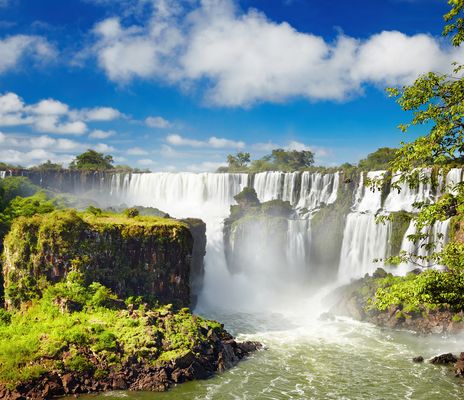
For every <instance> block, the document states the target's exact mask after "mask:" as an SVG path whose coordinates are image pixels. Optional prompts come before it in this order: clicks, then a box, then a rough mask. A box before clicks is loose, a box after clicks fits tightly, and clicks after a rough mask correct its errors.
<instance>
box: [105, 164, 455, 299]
mask: <svg viewBox="0 0 464 400" xmlns="http://www.w3.org/2000/svg"><path fill="white" fill-rule="evenodd" d="M384 173H385V171H371V172H368V173H361V174H359V175H358V177H357V178H356V180H355V181H354V182H353V183H352V184H351V186H350V184H349V183H347V182H349V180H347V179H346V177H344V176H343V175H342V173H340V172H335V173H326V174H324V173H320V172H293V173H283V172H262V173H257V174H243V173H236V174H234V173H230V174H218V173H201V174H195V173H150V174H114V175H113V176H112V178H111V182H110V184H109V187H110V188H109V191H110V196H111V201H112V202H113V203H114V204H121V203H125V204H126V205H128V206H131V205H142V206H152V207H157V208H159V209H161V210H163V211H166V212H168V213H169V214H170V215H172V216H174V217H187V216H192V217H198V218H202V219H203V220H204V221H205V222H206V224H207V239H208V247H207V255H206V258H205V263H206V275H205V288H206V290H204V293H202V295H201V296H202V298H200V301H203V302H204V304H211V303H213V302H215V301H216V302H217V298H218V297H219V298H222V299H223V303H231V304H232V303H234V304H243V303H250V302H254V303H255V304H260V305H263V304H264V303H266V302H267V301H268V297H269V296H276V293H278V292H279V291H281V288H282V287H283V285H282V282H280V281H281V280H283V281H285V283H286V285H287V286H289V285H290V283H289V282H290V281H293V282H294V283H295V284H297V283H298V282H304V281H305V280H307V279H311V276H313V274H314V275H317V272H318V271H316V270H315V268H319V269H320V268H327V266H321V265H317V266H315V265H316V264H317V263H316V264H315V263H314V261H313V260H312V257H313V254H312V252H311V251H310V249H311V243H312V240H313V239H312V238H313V237H314V235H318V234H320V232H317V231H314V230H313V229H312V218H313V217H314V216H316V215H317V214H318V213H319V212H322V211H324V213H323V214H322V215H327V218H329V217H330V212H339V211H337V210H338V209H339V207H340V204H342V203H343V202H345V203H346V202H347V201H348V202H349V207H348V209H347V211H346V214H344V216H343V221H344V222H343V226H342V227H341V231H343V234H341V233H340V235H341V241H340V244H339V247H338V249H339V250H338V251H339V254H340V257H339V260H340V261H339V265H336V266H330V268H332V269H333V270H334V274H335V277H338V279H339V281H340V282H346V281H349V280H351V279H355V278H359V277H362V276H363V275H364V274H366V273H372V272H373V271H375V269H376V268H377V267H379V266H381V265H382V264H379V263H375V262H374V259H384V258H386V257H388V256H390V255H392V254H391V243H390V238H391V234H392V229H393V227H392V224H391V222H389V221H386V222H385V223H376V218H377V217H378V216H379V215H388V213H391V212H399V211H401V212H408V213H411V212H415V211H416V210H415V209H414V206H413V204H414V203H415V202H418V201H424V202H433V201H435V200H436V199H437V198H438V197H439V196H440V195H441V194H442V193H444V192H445V191H450V190H451V187H452V186H453V185H455V184H456V183H458V182H461V181H462V179H463V178H464V176H463V170H462V169H457V168H454V169H452V170H450V171H449V172H448V173H447V174H446V176H445V175H444V174H438V177H437V178H438V179H437V181H438V187H434V186H433V185H432V184H430V183H426V184H424V183H420V184H418V185H417V186H415V187H409V185H407V184H404V183H401V184H400V188H401V190H400V191H397V190H395V189H393V188H391V189H389V191H387V192H386V189H383V190H380V189H375V190H372V189H371V188H370V187H367V186H365V182H366V180H372V179H376V178H379V177H381V176H382V175H383V174H384ZM423 173H424V174H431V170H424V171H423ZM398 179H399V177H397V176H393V178H392V183H393V184H395V183H397V182H398ZM103 186H104V185H103ZM107 186H108V185H107ZM435 186H437V185H435ZM245 187H253V188H254V189H255V190H256V192H257V195H258V198H259V200H260V201H261V202H265V201H269V200H275V199H280V200H283V201H288V202H290V204H291V205H292V206H293V207H294V208H295V209H296V210H301V212H302V213H303V215H304V216H305V217H300V216H299V214H296V215H295V217H294V218H293V219H288V220H287V221H286V225H285V226H286V228H285V229H284V234H283V235H281V236H279V240H278V242H273V241H272V240H270V239H269V237H270V236H269V235H271V236H272V235H273V231H272V228H267V229H264V231H257V232H256V235H255V237H251V238H250V236H249V235H248V236H246V237H247V238H248V241H243V240H242V241H241V242H240V244H239V242H236V243H235V244H233V246H235V248H234V251H243V250H244V249H245V248H247V251H249V252H253V251H255V254H254V255H253V256H252V257H251V258H250V259H251V260H254V261H251V262H249V263H248V265H242V266H241V268H240V271H236V273H233V274H231V273H230V271H229V270H228V268H227V261H226V257H225V250H224V237H223V221H224V219H225V218H227V217H228V215H229V208H230V206H231V205H233V204H234V196H235V195H236V194H238V193H239V192H241V191H242V190H243V188H245ZM331 207H332V208H331ZM319 210H321V211H319ZM327 210H329V211H327ZM331 210H332V211H331ZM324 218H325V217H324ZM322 225H324V221H323V223H322ZM319 226H320V222H319ZM327 226H329V221H327ZM448 227H449V220H448V221H443V222H437V223H436V224H435V226H434V227H432V228H431V229H430V232H429V237H430V240H437V239H439V238H441V237H443V238H444V240H441V244H440V246H442V244H443V243H445V242H446V238H447V235H448ZM405 229H406V227H405ZM414 229H415V227H414V226H413V224H412V223H411V224H410V226H409V227H408V228H407V230H406V232H405V233H404V237H403V239H402V242H401V250H404V251H408V252H413V253H415V254H417V255H418V256H421V255H424V256H425V255H428V254H426V250H425V246H417V245H414V244H413V243H411V242H410V241H409V240H408V239H407V236H408V235H410V234H412V233H413V232H414ZM242 234H243V235H244V233H243V232H242ZM265 242H269V243H272V246H271V247H279V249H280V250H279V251H280V253H279V256H278V257H277V256H276V257H272V255H273V254H274V253H273V252H268V253H269V254H267V255H263V254H261V253H260V252H259V250H257V249H259V246H261V245H262V244H263V243H265ZM398 246H399V244H398ZM239 247H240V248H239ZM319 253H320V251H319ZM276 254H277V253H276ZM253 257H254V258H253ZM266 257H267V258H266ZM279 257H283V258H279ZM244 264H247V263H244ZM284 264H285V265H284ZM334 267H335V268H334ZM413 267H414V265H412V264H408V265H401V266H400V267H398V268H397V269H395V270H393V271H394V272H395V273H406V272H407V271H409V270H411V269H412V268H413ZM258 282H262V283H263V285H262V286H259V283H258ZM290 286H291V285H290Z"/></svg>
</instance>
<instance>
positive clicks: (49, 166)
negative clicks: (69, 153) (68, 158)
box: [31, 160, 63, 171]
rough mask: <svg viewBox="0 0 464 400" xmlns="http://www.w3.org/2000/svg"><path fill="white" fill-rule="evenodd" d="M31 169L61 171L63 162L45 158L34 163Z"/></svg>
mask: <svg viewBox="0 0 464 400" xmlns="http://www.w3.org/2000/svg"><path fill="white" fill-rule="evenodd" d="M31 169H32V170H36V171H61V170H62V169H63V164H56V163H52V162H51V161H50V160H47V161H46V162H44V163H43V164H39V165H36V166H34V167H32V168H31Z"/></svg>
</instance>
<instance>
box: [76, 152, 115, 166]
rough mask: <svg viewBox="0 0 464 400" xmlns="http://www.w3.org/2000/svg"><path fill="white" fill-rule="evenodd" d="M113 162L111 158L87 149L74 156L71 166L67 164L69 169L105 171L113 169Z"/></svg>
mask: <svg viewBox="0 0 464 400" xmlns="http://www.w3.org/2000/svg"><path fill="white" fill-rule="evenodd" d="M113 162H114V161H113V156H110V155H103V153H98V152H96V151H95V150H91V149H89V150H87V151H86V152H84V153H82V154H79V155H78V156H76V158H75V159H74V160H73V161H72V162H71V164H69V168H71V169H80V170H90V171H95V170H107V169H113V168H114V167H113Z"/></svg>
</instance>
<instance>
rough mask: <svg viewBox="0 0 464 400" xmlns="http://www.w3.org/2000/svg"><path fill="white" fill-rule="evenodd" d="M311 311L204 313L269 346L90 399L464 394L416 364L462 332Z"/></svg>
mask: <svg viewBox="0 0 464 400" xmlns="http://www.w3.org/2000/svg"><path fill="white" fill-rule="evenodd" d="M310 307H311V303H309V304H308V308H307V312H306V313H302V311H303V310H299V311H298V312H297V313H292V312H291V311H287V312H286V313H285V314H283V313H279V312H276V313H273V314H249V313H234V314H231V313H225V312H221V313H214V312H206V313H205V312H204V313H203V314H204V315H206V316H208V317H212V318H217V319H219V320H221V321H223V322H224V323H225V325H226V327H227V329H229V331H230V332H232V333H233V334H235V335H237V336H238V338H239V339H251V340H259V341H261V342H262V343H264V344H265V345H266V347H267V349H266V350H264V351H259V352H258V353H256V354H255V355H253V356H252V357H251V358H249V359H248V360H246V361H244V362H242V363H240V364H239V365H238V366H236V367H235V368H233V369H232V370H230V371H227V372H225V373H222V374H220V375H217V376H215V377H214V378H212V379H209V380H206V381H196V382H189V383H185V384H182V385H179V386H177V387H174V388H173V389H172V390H170V391H168V392H166V393H135V392H108V393H104V394H99V395H94V396H88V398H89V399H92V398H95V399H119V398H128V399H134V400H135V399H155V400H156V399H160V400H170V399H172V400H174V399H175V400H183V399H185V400H191V399H198V400H200V399H217V400H221V399H385V400H387V399H389V400H390V399H437V400H441V399H462V398H463V395H464V386H463V383H462V381H461V380H459V379H457V378H455V377H454V376H453V374H452V372H451V371H450V370H449V369H447V368H446V367H437V366H433V365H431V364H428V363H424V364H414V363H412V361H411V359H412V357H414V356H416V355H419V354H420V355H423V356H424V357H426V358H428V357H431V356H434V355H436V354H439V353H443V352H450V351H451V352H459V351H461V350H463V349H464V338H459V337H453V338H448V339H445V338H441V337H421V338H420V340H418V338H417V337H416V336H415V335H414V334H412V333H408V332H395V331H390V330H382V329H380V328H378V327H375V326H373V325H371V324H366V323H360V322H356V321H353V320H349V319H337V320H336V321H327V322H322V321H318V320H317V319H316V318H315V316H314V315H311V308H310Z"/></svg>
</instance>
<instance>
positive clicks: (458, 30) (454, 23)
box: [443, 0, 464, 46]
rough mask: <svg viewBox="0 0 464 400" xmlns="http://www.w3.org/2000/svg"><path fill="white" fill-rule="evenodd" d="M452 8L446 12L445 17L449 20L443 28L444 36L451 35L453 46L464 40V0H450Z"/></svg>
mask: <svg viewBox="0 0 464 400" xmlns="http://www.w3.org/2000/svg"><path fill="white" fill-rule="evenodd" d="M448 4H449V5H450V6H451V10H450V11H449V12H448V13H447V14H445V16H444V19H445V21H446V22H449V24H448V25H446V26H445V29H444V30H443V35H444V36H451V43H452V44H453V46H459V45H460V44H461V43H462V42H463V41H464V18H463V13H464V1H463V0H448Z"/></svg>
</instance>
